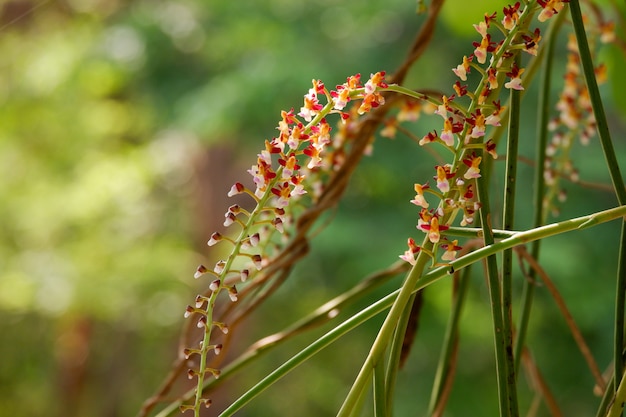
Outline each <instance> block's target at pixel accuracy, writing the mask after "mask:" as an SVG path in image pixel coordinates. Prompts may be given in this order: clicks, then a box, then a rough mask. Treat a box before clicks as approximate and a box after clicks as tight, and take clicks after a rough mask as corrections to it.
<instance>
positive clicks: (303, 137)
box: [181, 72, 387, 414]
mask: <svg viewBox="0 0 626 417" xmlns="http://www.w3.org/2000/svg"><path fill="white" fill-rule="evenodd" d="M385 88H387V84H386V83H385V73H384V72H377V73H375V74H372V75H371V77H370V78H369V79H368V80H367V81H366V82H365V84H362V83H361V76H360V74H356V75H353V76H350V77H348V78H347V80H346V82H345V83H343V84H341V85H338V86H337V87H336V88H335V89H334V90H330V91H329V90H328V89H327V88H326V86H325V85H324V83H323V82H322V81H320V80H313V86H312V88H310V89H309V92H308V93H307V94H306V95H305V96H304V103H303V105H302V107H301V108H300V111H299V112H298V113H295V111H294V110H293V109H291V110H289V111H282V112H281V120H280V121H279V122H278V127H277V130H278V135H277V136H276V137H274V138H272V139H271V140H266V141H265V148H264V149H263V150H262V151H261V152H260V153H259V154H258V155H257V161H256V164H254V165H252V167H251V168H250V169H249V170H248V173H249V174H250V175H251V176H252V183H253V184H254V187H253V188H249V187H247V186H245V185H244V184H243V183H241V182H237V183H235V184H234V185H233V186H232V187H231V188H230V190H229V191H228V196H229V197H233V196H237V195H247V196H248V197H249V198H251V199H252V200H253V201H254V204H255V207H254V209H253V210H251V211H250V210H246V209H244V208H243V207H241V206H240V205H239V204H233V205H231V206H230V207H229V208H228V210H227V211H226V213H225V214H224V227H227V228H229V227H231V226H233V225H238V226H239V229H240V230H239V234H238V236H237V237H234V238H233V237H230V236H227V235H225V234H222V233H220V232H214V233H213V234H212V235H211V237H210V239H209V241H208V242H207V243H208V245H209V246H214V245H216V244H218V243H220V242H226V243H228V244H229V245H231V246H232V248H231V251H230V254H229V255H228V257H227V258H226V259H224V260H219V261H218V262H217V263H216V264H215V265H214V267H213V268H208V267H206V266H204V265H200V266H198V268H197V269H196V272H195V274H194V277H195V278H200V277H203V276H210V277H211V282H210V283H209V291H208V292H207V294H199V295H198V296H197V297H196V301H195V304H194V306H188V307H187V309H186V311H185V317H192V316H193V317H196V318H197V327H198V328H201V329H203V331H204V334H203V337H202V340H201V342H200V345H199V347H198V348H186V349H184V352H183V354H184V356H185V357H186V358H190V357H191V356H192V355H198V356H199V365H198V368H197V369H191V370H189V372H188V376H189V377H190V378H197V388H196V398H195V401H194V403H193V404H186V405H182V406H181V410H182V411H186V410H194V412H195V413H196V414H198V413H199V411H198V410H199V409H200V406H201V405H203V404H204V405H206V406H208V405H210V403H211V402H210V400H208V399H205V398H202V390H203V386H204V382H205V379H206V377H207V376H213V377H215V378H217V377H218V376H219V370H216V369H214V368H211V367H209V366H207V363H208V360H207V355H208V354H209V353H210V352H213V353H214V354H216V355H217V354H219V353H220V352H221V350H222V347H223V346H222V344H215V343H212V336H213V335H212V333H213V332H212V331H213V329H214V328H217V329H219V330H220V331H221V332H223V333H227V332H228V329H229V328H228V325H227V324H226V323H221V322H217V321H215V320H214V319H213V310H214V306H215V303H216V300H217V297H218V296H219V294H220V293H222V292H226V293H227V294H228V296H229V299H230V301H232V302H237V301H238V299H239V291H238V290H237V285H242V283H245V282H248V281H249V280H251V279H254V276H255V273H257V272H258V271H261V270H262V269H263V268H264V267H265V266H267V265H269V264H270V263H271V262H272V255H273V254H274V253H275V252H276V251H275V250H274V251H272V249H271V248H272V247H274V246H275V245H276V242H274V241H275V239H274V236H275V235H276V234H278V235H282V236H283V237H284V239H283V242H284V241H286V240H288V239H289V230H288V227H289V225H291V224H292V223H293V221H292V216H293V215H294V214H295V213H296V211H297V207H298V206H299V205H303V204H302V201H300V200H301V198H302V197H303V196H308V197H309V198H310V199H311V200H312V201H315V199H316V198H318V197H319V195H320V194H321V192H322V191H323V189H324V180H325V178H326V177H328V175H329V173H330V172H333V171H335V170H337V169H338V168H339V167H340V166H341V164H342V163H343V156H344V154H345V152H346V147H347V146H349V138H350V128H351V123H353V121H354V119H356V118H357V117H359V116H361V115H363V114H366V113H368V112H369V111H370V110H371V109H373V108H376V107H378V106H380V105H382V104H384V102H385V99H384V97H383V96H382V94H381V92H380V91H381V90H383V89H385ZM321 100H322V101H325V103H324V104H322V102H321ZM351 102H352V106H350V103H351ZM331 114H337V115H338V116H339V118H340V121H341V122H340V126H339V129H338V132H337V133H336V134H334V135H332V136H331V134H330V132H331V130H332V129H331V127H330V125H329V123H328V122H327V120H326V118H327V117H328V116H329V115H331Z"/></svg>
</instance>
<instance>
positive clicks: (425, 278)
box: [221, 206, 626, 417]
mask: <svg viewBox="0 0 626 417" xmlns="http://www.w3.org/2000/svg"><path fill="white" fill-rule="evenodd" d="M624 216H626V206H620V207H615V208H612V209H608V210H604V211H600V212H597V213H593V214H590V215H587V216H582V217H577V218H574V219H569V220H565V221H562V222H559V223H553V224H548V225H545V226H541V227H538V228H534V229H530V230H527V231H524V232H519V233H516V234H515V235H513V236H511V237H509V238H506V239H503V240H501V241H499V242H496V243H494V244H493V245H489V246H485V247H483V248H480V249H478V250H476V251H474V252H472V253H469V254H467V255H465V256H462V257H460V258H458V259H456V260H454V261H452V262H451V263H450V265H448V266H442V267H439V268H435V269H433V270H431V271H430V272H428V273H426V274H424V275H422V277H421V278H420V280H419V281H418V282H417V283H416V285H415V287H414V288H413V289H412V291H410V292H411V293H414V292H416V291H418V290H420V289H422V288H425V287H427V286H429V285H431V284H433V283H434V282H437V281H439V280H440V279H442V278H444V277H448V276H450V273H451V271H457V270H460V269H463V268H465V267H467V266H469V265H471V264H473V263H475V262H478V261H481V260H483V259H485V258H487V257H488V256H491V255H494V254H496V253H498V252H501V251H503V250H505V249H509V248H513V247H515V246H518V245H524V244H527V243H529V242H532V241H535V240H537V239H545V238H547V237H550V236H554V235H558V234H562V233H565V232H570V231H573V230H582V229H585V228H588V227H593V226H596V225H599V224H602V223H606V222H608V221H611V220H615V219H617V218H620V217H624ZM413 271H414V270H411V272H409V276H410V275H411V274H412V273H413ZM403 290H404V287H403V288H401V289H399V290H395V291H394V292H392V293H391V294H388V295H387V296H385V297H383V298H381V299H380V300H378V301H376V302H374V303H372V304H371V305H369V306H367V307H366V308H364V309H363V310H361V311H359V312H358V313H356V314H354V315H353V316H351V317H349V318H348V319H346V321H344V322H342V323H341V324H339V325H338V326H337V327H335V328H333V329H331V330H330V331H329V332H327V333H326V334H324V335H323V336H321V337H320V338H318V339H317V340H316V341H314V342H313V343H311V344H310V345H309V346H307V347H306V348H304V349H302V350H301V351H300V352H298V353H297V354H296V355H295V356H293V357H292V358H291V359H289V360H288V361H286V362H285V363H283V364H282V365H281V366H280V367H278V368H277V369H276V370H274V372H272V373H270V374H269V375H267V376H266V377H265V378H263V379H262V380H261V381H260V382H258V383H257V384H256V385H255V386H254V387H252V388H250V390H248V391H247V392H246V393H244V394H243V395H242V396H241V397H239V398H238V399H237V400H236V401H235V402H233V403H232V404H231V405H230V406H229V407H228V408H227V409H226V410H224V412H223V413H222V414H221V416H222V417H227V416H231V415H233V414H234V413H235V412H237V411H238V410H240V409H241V408H242V407H243V406H244V405H245V404H247V403H248V402H250V401H251V400H252V399H253V398H255V397H256V396H257V395H259V394H261V393H262V392H263V391H265V390H266V389H267V388H269V387H270V386H271V385H272V384H273V383H275V382H276V381H278V380H279V379H280V378H282V377H283V376H285V375H287V374H288V373H289V372H291V371H292V370H294V369H295V368H296V367H297V366H298V365H300V364H301V363H303V362H305V361H307V360H308V359H310V358H311V357H312V356H313V355H315V354H316V353H317V352H319V351H320V350H322V349H324V348H326V347H328V346H330V345H331V344H332V343H333V342H334V341H335V340H337V339H339V338H340V337H341V336H343V335H345V334H347V333H348V332H349V331H350V330H352V329H354V328H356V327H357V326H359V325H360V324H363V323H365V322H366V321H368V320H369V319H371V318H372V317H374V316H376V315H377V314H380V313H382V312H383V311H385V310H386V309H388V308H389V307H390V306H391V305H392V304H394V302H395V301H396V300H397V297H398V296H399V294H400V293H401V292H402V291H403ZM361 391H362V390H361ZM358 400H359V399H358V398H356V399H355V405H356V404H357V403H358Z"/></svg>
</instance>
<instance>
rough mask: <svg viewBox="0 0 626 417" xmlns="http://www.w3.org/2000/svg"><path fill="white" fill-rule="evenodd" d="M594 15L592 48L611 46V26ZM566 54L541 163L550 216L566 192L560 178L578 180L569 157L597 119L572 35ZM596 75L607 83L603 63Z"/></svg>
mask: <svg viewBox="0 0 626 417" xmlns="http://www.w3.org/2000/svg"><path fill="white" fill-rule="evenodd" d="M596 12H597V13H596V14H595V15H594V14H591V16H595V18H596V20H597V22H596V24H595V25H589V27H590V28H592V29H590V33H589V38H590V40H591V42H590V45H592V46H593V45H594V44H596V43H597V42H598V40H599V41H600V43H610V42H612V41H613V40H614V39H615V33H614V25H613V23H611V22H607V21H605V20H604V19H603V18H602V16H601V15H600V14H599V12H598V11H597V10H596ZM567 51H568V53H567V63H566V66H565V74H564V76H563V80H564V81H563V89H562V91H561V93H560V96H559V100H558V102H557V103H556V105H555V108H556V110H557V112H558V114H557V116H556V117H555V118H554V119H552V121H551V122H550V124H549V125H548V129H549V130H550V131H551V132H552V136H551V139H550V142H549V143H548V145H547V147H546V160H545V164H544V179H545V182H546V185H547V186H548V191H547V194H546V197H545V200H544V205H545V206H546V207H547V208H550V209H551V211H552V214H553V215H557V214H558V211H559V210H558V208H557V205H556V203H555V201H554V200H555V199H558V200H559V201H561V202H562V201H564V200H565V198H566V191H565V190H564V189H563V188H562V186H561V184H560V179H561V178H567V179H569V180H570V181H573V182H577V181H578V179H579V177H578V170H577V169H576V168H575V167H574V164H573V162H572V160H571V158H570V153H571V149H572V146H573V145H574V144H575V143H576V138H578V141H579V142H580V143H581V144H582V145H583V146H585V145H587V144H589V141H590V140H591V138H593V136H594V135H595V134H596V120H595V116H594V113H593V109H592V106H591V101H590V98H589V92H588V90H587V86H586V83H585V80H584V77H583V75H582V72H581V64H580V55H579V52H578V45H577V43H576V37H575V35H574V34H573V33H570V34H569V39H568V43H567ZM595 75H596V80H597V82H598V83H602V82H604V81H605V80H606V67H605V65H604V64H600V65H599V66H597V67H596V68H595Z"/></svg>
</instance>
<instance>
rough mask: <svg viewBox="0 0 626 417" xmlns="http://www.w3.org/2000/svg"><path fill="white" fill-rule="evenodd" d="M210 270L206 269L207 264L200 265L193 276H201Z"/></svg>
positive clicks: (196, 277)
mask: <svg viewBox="0 0 626 417" xmlns="http://www.w3.org/2000/svg"><path fill="white" fill-rule="evenodd" d="M207 272H209V271H208V269H206V266H204V265H198V268H197V269H196V272H195V273H194V274H193V277H194V278H195V279H198V278H200V277H201V276H202V275H204V274H206V273H207Z"/></svg>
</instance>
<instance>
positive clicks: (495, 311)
mask: <svg viewBox="0 0 626 417" xmlns="http://www.w3.org/2000/svg"><path fill="white" fill-rule="evenodd" d="M476 188H477V191H478V201H480V202H481V204H482V207H481V209H480V221H481V224H482V228H483V239H484V242H485V246H492V245H494V237H493V232H492V231H491V211H490V209H489V191H488V190H487V184H485V180H484V178H483V177H480V178H478V179H477V180H476ZM487 282H488V284H489V285H488V286H489V299H490V300H491V318H492V323H493V334H494V345H495V356H496V376H497V381H498V400H499V407H500V417H504V416H508V417H515V416H517V415H518V413H517V410H516V408H515V409H514V408H513V407H514V406H515V407H516V406H517V399H516V394H515V390H514V389H512V388H513V387H512V386H510V385H509V383H508V380H509V377H508V376H509V369H508V364H507V353H506V348H507V346H506V338H505V336H504V332H505V325H504V315H503V311H502V308H503V305H502V290H501V288H500V279H499V277H498V264H497V260H496V256H495V254H492V255H489V256H487Z"/></svg>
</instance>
